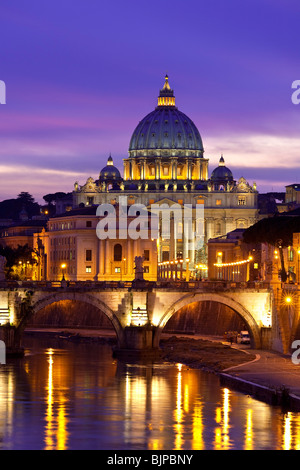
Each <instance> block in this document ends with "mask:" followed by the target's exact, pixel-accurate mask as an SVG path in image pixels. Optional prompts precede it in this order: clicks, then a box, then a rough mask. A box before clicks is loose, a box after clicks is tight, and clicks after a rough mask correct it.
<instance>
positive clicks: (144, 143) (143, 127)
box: [129, 76, 204, 157]
mask: <svg viewBox="0 0 300 470" xmlns="http://www.w3.org/2000/svg"><path fill="white" fill-rule="evenodd" d="M203 151H204V150H203V143H202V139H201V136H200V134H199V131H198V129H197V127H196V126H195V124H194V123H193V121H192V120H191V119H190V118H189V117H188V116H186V115H185V114H184V113H182V112H181V111H179V110H178V108H177V107H176V106H175V97H174V93H173V90H171V88H170V85H169V79H168V76H166V77H165V84H164V87H163V89H162V90H160V94H159V97H158V106H157V107H156V108H155V109H154V111H152V112H151V113H149V114H147V116H145V117H144V118H143V119H142V120H141V121H140V122H139V124H138V125H137V127H136V129H135V130H134V132H133V134H132V137H131V140H130V145H129V156H131V157H136V156H160V155H161V156H167V155H169V156H171V155H176V156H180V155H181V156H194V157H201V156H203Z"/></svg>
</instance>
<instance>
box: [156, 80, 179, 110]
mask: <svg viewBox="0 0 300 470" xmlns="http://www.w3.org/2000/svg"><path fill="white" fill-rule="evenodd" d="M158 106H175V96H174V92H173V90H171V87H170V84H169V77H168V75H166V76H165V83H164V86H163V88H162V90H160V92H159V97H158Z"/></svg>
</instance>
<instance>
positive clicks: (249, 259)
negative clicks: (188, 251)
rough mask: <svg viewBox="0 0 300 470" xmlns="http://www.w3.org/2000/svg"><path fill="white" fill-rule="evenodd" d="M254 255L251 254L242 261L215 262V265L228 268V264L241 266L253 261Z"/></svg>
mask: <svg viewBox="0 0 300 470" xmlns="http://www.w3.org/2000/svg"><path fill="white" fill-rule="evenodd" d="M252 259H253V258H252V256H249V258H248V259H244V260H241V261H235V262H234V263H215V264H214V266H217V268H226V267H228V266H240V265H241V264H246V263H250V261H252Z"/></svg>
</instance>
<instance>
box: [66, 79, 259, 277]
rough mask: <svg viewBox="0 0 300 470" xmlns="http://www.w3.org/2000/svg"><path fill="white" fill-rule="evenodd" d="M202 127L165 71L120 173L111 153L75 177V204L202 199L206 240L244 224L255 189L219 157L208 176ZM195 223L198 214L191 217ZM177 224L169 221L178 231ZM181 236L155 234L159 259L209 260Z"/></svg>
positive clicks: (249, 220)
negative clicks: (93, 172) (94, 174)
mask: <svg viewBox="0 0 300 470" xmlns="http://www.w3.org/2000/svg"><path fill="white" fill-rule="evenodd" d="M208 162H209V159H208V158H204V147H203V142H202V138H201V136H200V133H199V131H198V129H197V127H196V126H195V124H194V123H193V121H192V120H191V119H190V118H189V117H188V116H186V115H185V114H184V113H183V112H181V111H180V110H179V109H178V108H177V107H176V103H175V96H174V92H173V90H172V89H171V87H170V85H169V79H168V76H166V77H165V83H164V86H163V88H162V89H161V90H160V93H159V96H158V102H157V106H156V107H155V109H154V110H153V111H152V112H150V113H149V114H147V115H146V116H145V117H144V118H143V119H142V120H141V121H140V122H139V124H138V125H137V127H136V128H135V130H134V131H133V134H132V137H131V139H130V144H129V155H128V157H127V158H125V159H124V176H123V178H122V177H121V175H120V172H119V170H118V169H117V168H116V166H115V165H114V163H113V159H112V157H111V156H110V157H109V159H108V162H107V165H106V166H105V167H104V168H103V170H102V171H101V172H100V174H99V178H98V179H97V180H94V179H93V178H91V177H90V178H89V179H88V180H87V182H86V183H85V184H84V185H82V186H80V185H79V184H78V182H76V183H75V187H74V191H73V207H79V206H80V205H82V206H92V205H99V204H102V203H110V202H111V201H115V200H116V199H117V198H118V197H119V196H120V195H122V196H126V197H127V198H128V204H133V203H141V204H144V205H145V206H146V207H150V206H151V205H152V204H167V205H168V206H169V207H171V206H172V205H174V204H179V205H180V206H181V207H183V206H184V205H187V204H190V205H191V206H192V208H193V212H195V209H196V207H197V204H203V205H204V240H205V242H207V241H208V240H209V239H210V238H215V237H217V236H222V235H225V234H227V233H228V232H231V231H233V230H235V229H237V228H247V227H249V226H250V225H252V224H254V223H255V222H256V221H257V219H258V211H257V191H256V187H255V185H254V186H253V187H252V186H250V185H249V184H248V182H247V181H246V180H245V179H244V178H240V179H239V180H238V181H235V180H234V177H233V175H232V172H231V171H230V169H229V168H227V167H226V165H225V160H224V157H223V156H221V157H220V161H219V165H218V167H217V168H215V169H214V170H213V171H212V173H211V176H210V177H209V172H208ZM193 223H194V224H196V220H193ZM180 229H181V230H182V228H181V227H178V226H176V227H173V228H172V227H171V230H170V232H171V233H172V230H173V232H174V233H175V232H176V233H178V232H179V231H180ZM183 240H184V237H182V238H180V237H177V239H176V243H172V237H170V239H163V237H162V236H161V233H160V236H159V239H158V262H165V261H173V260H174V261H175V260H178V259H183V263H184V264H185V263H186V259H189V260H190V261H189V268H190V270H191V272H194V271H195V269H196V268H195V266H196V265H197V264H199V263H207V252H206V248H205V245H204V249H203V250H202V251H201V252H200V251H199V250H193V249H191V250H187V249H186V247H185V244H184V242H183Z"/></svg>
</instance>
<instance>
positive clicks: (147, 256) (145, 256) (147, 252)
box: [144, 250, 150, 261]
mask: <svg viewBox="0 0 300 470" xmlns="http://www.w3.org/2000/svg"><path fill="white" fill-rule="evenodd" d="M144 260H145V261H150V251H149V250H144Z"/></svg>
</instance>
